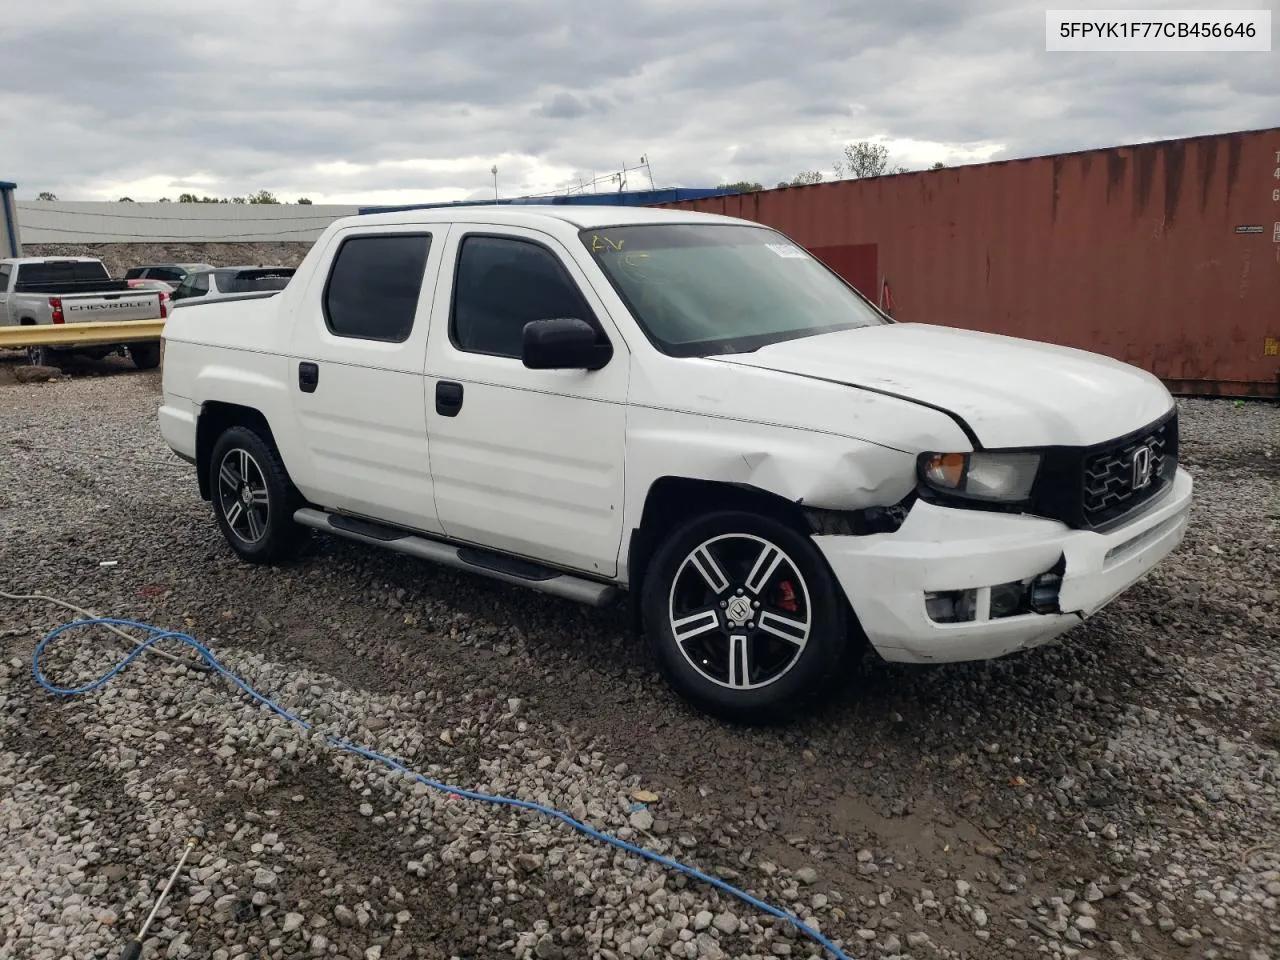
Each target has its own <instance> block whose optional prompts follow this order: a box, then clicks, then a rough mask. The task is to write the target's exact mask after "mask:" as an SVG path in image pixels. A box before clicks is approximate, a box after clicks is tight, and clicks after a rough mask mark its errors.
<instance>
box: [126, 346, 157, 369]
mask: <svg viewBox="0 0 1280 960" xmlns="http://www.w3.org/2000/svg"><path fill="white" fill-rule="evenodd" d="M129 359H130V360H132V361H133V365H134V366H135V367H137V368H138V369H139V370H154V369H155V368H156V367H158V366H160V344H158V343H131V344H129Z"/></svg>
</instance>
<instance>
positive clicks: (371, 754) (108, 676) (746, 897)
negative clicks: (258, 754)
mask: <svg viewBox="0 0 1280 960" xmlns="http://www.w3.org/2000/svg"><path fill="white" fill-rule="evenodd" d="M98 625H109V626H116V627H130V628H133V629H136V630H141V631H144V632H145V633H146V634H147V639H146V640H144V641H142V642H141V643H140V644H138V646H136V647H135V648H134V649H133V650H132V651H130V652H129V654H128V655H127V656H125V657H124V659H123V660H121V661H120V662H119V663H117V664H116V665H115V666H113V667H111V668H110V669H109V670H107V671H106V673H104V674H102V676H100V677H98V678H97V679H96V680H93V681H92V682H90V683H86V684H85V685H84V686H82V687H59V686H57V685H56V684H54V683H52V682H50V681H49V679H48V678H47V677H46V676H45V675H44V673H43V672H42V671H41V669H40V658H41V657H42V656H43V655H44V652H45V650H46V649H48V647H49V645H50V644H51V643H52V642H53V641H54V640H56V639H57V638H58V637H60V636H61V635H62V634H64V633H66V632H67V631H68V630H74V629H82V628H84V627H92V626H98ZM161 640H176V641H177V642H178V643H182V644H185V645H186V646H188V647H190V648H191V649H192V650H194V651H195V652H196V653H197V654H198V655H199V656H200V658H201V659H202V660H203V661H204V662H205V663H207V664H208V665H209V668H210V669H211V670H212V671H213V672H214V673H217V674H219V675H221V676H223V677H225V678H226V679H227V680H229V681H231V683H232V684H233V685H235V686H236V687H238V688H239V689H240V690H241V691H242V692H243V693H245V694H247V695H248V696H249V698H250V699H252V700H255V701H257V702H258V703H259V704H261V705H262V706H264V707H266V708H267V709H268V710H270V711H271V712H272V713H275V714H277V715H279V716H281V717H283V718H284V719H286V720H288V721H289V722H290V723H293V724H296V725H297V726H299V727H302V728H303V729H304V730H310V729H312V727H311V724H310V723H308V722H307V721H306V720H303V719H302V718H301V717H298V716H295V715H294V714H292V713H290V712H289V711H288V710H286V709H284V707H282V706H280V705H279V704H278V703H276V702H275V701H274V700H272V699H271V698H270V697H266V696H264V695H263V694H261V693H259V692H258V691H257V690H254V689H253V687H251V686H249V684H247V683H246V682H245V681H244V680H242V679H240V677H238V676H237V675H236V674H234V673H233V672H232V671H231V670H229V669H227V668H226V667H224V666H223V665H222V663H221V662H219V660H218V658H217V657H215V656H214V655H213V651H211V650H210V649H209V648H208V647H206V646H204V645H203V644H201V643H200V642H199V641H198V640H196V639H195V638H194V637H191V636H188V635H187V634H185V633H178V632H177V631H173V630H162V629H160V628H159V627H153V626H150V625H148V624H145V623H139V622H137V621H136V620H120V619H115V618H112V617H96V618H93V619H88V620H74V621H72V622H71V623H65V624H63V625H62V626H60V627H58V628H57V629H55V630H54V631H52V632H51V633H50V634H49V635H48V636H46V637H45V638H44V639H43V640H41V641H40V642H39V643H38V644H37V645H36V649H35V652H34V653H33V654H32V656H31V673H32V675H33V676H34V677H35V680H36V683H38V684H39V685H40V686H41V687H43V688H44V689H45V690H48V691H49V692H50V693H55V694H58V695H59V696H64V697H70V696H76V695H77V694H82V693H90V692H92V691H94V690H97V689H98V688H99V687H101V686H103V685H105V684H106V683H108V682H109V681H110V680H112V679H113V678H114V677H115V676H116V675H117V674H118V673H120V672H121V671H122V670H124V668H125V667H127V666H128V665H129V664H130V663H132V662H133V661H134V660H136V659H137V658H138V657H140V656H141V655H142V654H143V653H145V652H146V651H147V649H148V648H150V647H151V646H153V645H155V644H157V643H159V642H160V641H161ZM193 666H195V664H193ZM325 739H326V740H327V741H328V742H329V743H330V744H331V745H332V746H335V747H337V748H338V749H340V750H345V751H346V752H348V753H353V754H355V755H357V756H360V757H364V758H365V759H367V760H372V761H374V762H376V763H380V764H382V765H383V766H385V767H389V768H390V769H392V770H396V771H398V772H400V773H404V774H407V775H408V776H410V777H412V778H413V779H414V780H416V781H417V782H418V783H421V784H425V785H426V786H428V787H431V788H432V789H435V790H440V791H443V792H445V793H452V794H456V795H457V796H459V797H465V798H466V799H468V800H475V801H478V802H480V803H491V804H496V805H498V806H503V807H516V808H518V809H520V810H532V811H534V812H535V813H541V814H543V815H545V816H548V817H551V818H553V819H556V820H559V821H561V822H562V823H565V824H568V825H569V826H570V827H572V828H573V829H574V830H577V831H578V832H579V833H583V834H586V835H587V836H588V837H591V838H592V839H595V840H598V841H600V842H601V843H606V844H608V845H610V846H612V847H617V848H618V849H619V850H625V851H626V852H627V853H633V854H635V855H636V856H638V857H643V858H644V859H646V860H650V861H652V862H654V863H657V864H660V865H661V866H663V867H666V868H667V869H669V870H674V871H676V872H677V873H683V874H684V875H685V876H687V877H692V878H693V879H694V880H698V881H701V882H702V883H705V884H708V885H710V886H712V887H715V888H716V889H717V890H720V891H722V892H724V893H727V894H729V895H730V896H733V897H736V898H737V899H739V900H741V901H742V902H743V903H745V904H747V905H749V906H751V907H754V908H755V909H757V910H759V911H760V912H761V913H766V914H768V915H769V916H771V917H776V918H777V919H779V920H785V921H786V922H787V923H789V924H791V925H792V926H793V927H795V928H796V929H797V930H798V931H799V932H800V933H802V934H804V935H805V936H806V937H808V938H809V939H811V940H813V941H814V942H815V943H817V944H819V945H820V946H821V947H823V948H824V949H825V950H827V951H828V952H829V953H831V955H832V956H834V957H836V958H837V960H850V958H849V956H848V954H846V953H845V952H844V951H842V950H841V949H840V948H839V947H837V946H836V945H835V944H834V943H832V942H831V941H830V940H829V939H827V938H826V937H824V936H823V935H822V934H821V933H819V932H818V931H817V930H814V929H813V928H812V927H810V926H809V925H808V924H806V923H804V922H803V921H802V920H801V919H800V918H799V917H796V916H794V915H793V914H790V913H787V912H786V911H785V910H781V909H779V908H778V907H775V906H772V905H771V904H768V903H765V902H764V901H763V900H758V899H757V898H755V897H753V896H751V894H749V893H747V892H746V891H745V890H739V889H738V888H737V887H735V886H733V885H732V884H729V883H726V882H725V881H724V880H721V879H719V878H718V877H713V876H711V875H710V874H707V873H703V872H702V871H701V870H698V869H696V868H694V867H690V866H688V865H687V864H683V863H681V862H680V861H678V860H673V859H672V858H670V857H664V856H662V855H661V854H658V853H654V852H653V851H652V850H646V849H645V848H644V847H638V846H636V845H634V844H631V843H627V842H626V841H625V840H621V839H619V838H618V837H614V836H611V835H609V834H607V833H603V832H601V831H599V830H597V829H595V828H594V827H592V826H590V825H589V824H585V823H583V822H582V821H580V820H575V819H574V818H573V817H571V816H569V814H567V813H564V812H563V811H560V810H556V809H555V808H554V807H547V806H543V805H542V804H539V803H532V802H530V801H528V800H520V799H518V798H516V797H503V796H495V795H493V794H487V793H480V792H478V791H475V790H465V789H463V788H462V787H454V786H450V785H449V784H446V783H441V782H439V781H437V780H432V779H430V778H429V777H425V776H423V775H422V774H420V773H417V772H416V771H413V770H410V769H409V768H408V767H406V766H405V765H404V764H402V763H401V762H400V761H398V760H393V759H392V758H390V757H386V756H383V755H382V754H380V753H378V752H376V751H374V750H370V749H368V748H366V747H361V746H358V745H356V744H353V743H349V742H347V741H346V740H343V739H341V738H339V737H333V736H329V735H326V736H325Z"/></svg>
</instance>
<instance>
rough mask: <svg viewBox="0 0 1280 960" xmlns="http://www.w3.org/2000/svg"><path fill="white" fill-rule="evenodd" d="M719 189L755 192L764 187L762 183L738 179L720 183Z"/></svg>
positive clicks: (735, 191)
mask: <svg viewBox="0 0 1280 960" xmlns="http://www.w3.org/2000/svg"><path fill="white" fill-rule="evenodd" d="M717 189H719V190H732V191H733V192H734V193H755V192H756V191H758V190H763V189H764V184H763V183H753V182H751V181H750V180H739V181H737V182H736V183H722V184H720V186H719V187H717Z"/></svg>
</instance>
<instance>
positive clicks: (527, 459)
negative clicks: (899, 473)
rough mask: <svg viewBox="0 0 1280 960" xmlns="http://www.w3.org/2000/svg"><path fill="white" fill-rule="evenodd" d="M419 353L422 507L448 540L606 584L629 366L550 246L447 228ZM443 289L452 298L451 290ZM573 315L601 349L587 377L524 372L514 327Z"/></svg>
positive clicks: (583, 281)
mask: <svg viewBox="0 0 1280 960" xmlns="http://www.w3.org/2000/svg"><path fill="white" fill-rule="evenodd" d="M448 245H449V250H448V253H447V256H446V262H447V263H448V264H449V268H448V269H447V270H446V271H445V274H444V278H443V279H442V280H441V282H440V285H441V292H440V294H438V295H437V297H436V303H435V306H434V308H433V316H432V324H431V325H432V330H433V334H432V337H431V340H430V342H429V343H428V344H427V404H428V409H427V419H428V424H429V426H430V431H429V432H430V436H431V474H432V480H433V482H434V485H435V494H436V508H437V510H438V511H439V515H440V523H441V525H442V526H443V528H444V530H445V531H446V533H447V534H448V535H449V536H450V537H452V538H454V539H458V540H465V541H469V542H471V543H476V544H480V545H483V546H486V547H490V548H493V549H498V550H502V551H505V552H508V553H514V554H518V555H521V556H524V557H529V558H532V559H535V560H541V561H543V562H544V563H550V564H555V565H557V566H561V567H568V568H571V569H575V570H581V571H584V572H586V573H592V574H596V575H599V576H606V577H607V576H613V575H614V574H615V573H616V572H617V556H618V547H619V544H620V542H621V537H622V481H623V458H624V454H625V443H626V440H625V434H626V396H627V383H628V376H629V365H630V355H629V353H628V352H627V348H626V344H625V342H624V341H623V339H622V337H621V336H619V335H618V332H617V328H616V327H615V326H614V325H613V323H612V321H611V319H610V317H609V316H608V313H607V312H606V310H605V308H604V304H603V302H602V301H601V300H600V299H599V297H598V296H597V295H596V293H595V291H594V290H593V289H592V288H591V285H590V283H589V282H588V280H587V278H586V275H585V274H584V273H583V271H582V269H581V268H580V267H579V266H578V264H577V263H576V262H575V261H574V260H573V258H572V256H570V255H569V252H568V251H567V250H566V249H565V248H564V247H563V246H562V245H561V244H560V242H559V241H558V240H557V239H556V238H554V237H552V236H550V235H549V234H545V233H541V232H539V231H535V230H528V229H521V228H515V227H506V226H504V227H501V228H496V227H492V226H481V225H464V224H454V226H453V228H452V232H451V233H450V237H449V241H448ZM451 288H452V289H451ZM557 317H577V318H578V319H582V320H585V321H587V322H588V323H590V324H592V325H593V326H595V327H596V328H597V331H598V332H599V334H600V335H601V336H603V337H606V338H607V339H608V340H609V341H610V342H611V343H612V345H613V348H614V355H613V358H612V360H610V362H609V363H608V364H607V365H606V366H605V367H603V368H602V369H600V370H594V371H586V370H530V369H528V368H527V367H525V366H524V363H523V362H522V360H521V357H520V354H521V342H522V338H523V333H524V325H525V324H526V323H528V322H530V321H532V320H544V319H552V318H557Z"/></svg>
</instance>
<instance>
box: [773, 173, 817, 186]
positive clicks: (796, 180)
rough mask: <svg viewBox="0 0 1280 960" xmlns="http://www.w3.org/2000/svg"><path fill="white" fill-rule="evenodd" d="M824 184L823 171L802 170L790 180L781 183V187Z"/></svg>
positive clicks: (779, 184)
mask: <svg viewBox="0 0 1280 960" xmlns="http://www.w3.org/2000/svg"><path fill="white" fill-rule="evenodd" d="M821 182H822V171H821V170H802V171H801V172H800V173H797V174H796V175H795V176H794V177H792V178H791V179H790V180H782V181H779V183H778V186H779V187H805V186H808V185H809V184H812V183H821Z"/></svg>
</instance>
